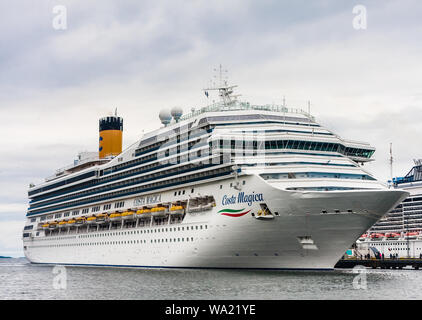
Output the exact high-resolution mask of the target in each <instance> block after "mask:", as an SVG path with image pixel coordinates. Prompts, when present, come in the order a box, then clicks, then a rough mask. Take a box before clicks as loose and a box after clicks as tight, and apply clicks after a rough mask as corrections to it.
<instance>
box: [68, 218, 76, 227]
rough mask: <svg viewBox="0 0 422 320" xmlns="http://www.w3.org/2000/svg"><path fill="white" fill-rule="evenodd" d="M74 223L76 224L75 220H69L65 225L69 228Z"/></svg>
mask: <svg viewBox="0 0 422 320" xmlns="http://www.w3.org/2000/svg"><path fill="white" fill-rule="evenodd" d="M75 222H76V220H75V219H71V220H69V221H68V222H67V225H68V226H71V225H73V224H75Z"/></svg>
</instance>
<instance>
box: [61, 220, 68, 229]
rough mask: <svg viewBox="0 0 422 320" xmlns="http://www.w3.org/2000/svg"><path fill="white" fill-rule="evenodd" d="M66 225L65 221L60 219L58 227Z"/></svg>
mask: <svg viewBox="0 0 422 320" xmlns="http://www.w3.org/2000/svg"><path fill="white" fill-rule="evenodd" d="M64 227H67V221H60V222H59V228H64Z"/></svg>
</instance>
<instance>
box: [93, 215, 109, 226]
mask: <svg viewBox="0 0 422 320" xmlns="http://www.w3.org/2000/svg"><path fill="white" fill-rule="evenodd" d="M107 217H108V216H107V214H105V213H102V214H98V215H97V216H96V219H95V222H96V223H97V224H101V223H105V222H106V221H107Z"/></svg>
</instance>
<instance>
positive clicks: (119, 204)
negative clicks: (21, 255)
mask: <svg viewBox="0 0 422 320" xmlns="http://www.w3.org/2000/svg"><path fill="white" fill-rule="evenodd" d="M124 206H125V202H124V201H120V202H116V203H115V204H114V208H123V207H124ZM89 209H90V208H85V209H82V214H86V213H88V212H89ZM100 209H101V206H95V207H92V208H91V212H99V211H100ZM109 209H111V203H109V204H105V205H104V206H103V210H109ZM78 214H79V210H75V211H72V216H77V215H78ZM62 215H63V217H68V216H69V215H70V212H69V211H67V212H64V213H56V214H55V215H54V218H55V219H58V218H61V217H62ZM52 218H53V215H48V216H42V217H41V219H40V221H45V220H47V219H52ZM36 219H37V218H32V219H31V222H36Z"/></svg>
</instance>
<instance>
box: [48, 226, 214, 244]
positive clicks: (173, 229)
mask: <svg viewBox="0 0 422 320" xmlns="http://www.w3.org/2000/svg"><path fill="white" fill-rule="evenodd" d="M207 229H208V225H195V226H183V227H180V226H179V227H166V228H155V229H147V230H133V231H115V232H105V233H92V234H82V235H79V238H101V237H110V236H122V235H131V234H132V235H134V234H147V233H163V232H176V231H185V230H186V231H189V230H191V231H193V230H207ZM74 238H75V236H71V237H66V236H63V237H48V238H46V239H40V240H49V241H51V240H66V239H74Z"/></svg>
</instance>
